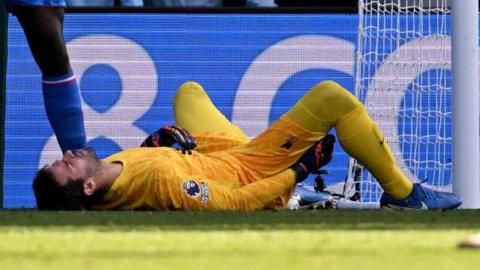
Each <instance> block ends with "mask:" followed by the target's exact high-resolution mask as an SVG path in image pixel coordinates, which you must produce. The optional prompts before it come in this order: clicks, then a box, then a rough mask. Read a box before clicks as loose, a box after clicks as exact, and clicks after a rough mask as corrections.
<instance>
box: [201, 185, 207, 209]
mask: <svg viewBox="0 0 480 270" xmlns="http://www.w3.org/2000/svg"><path fill="white" fill-rule="evenodd" d="M200 201H201V202H202V203H203V204H207V203H208V183H207V182H201V183H200Z"/></svg>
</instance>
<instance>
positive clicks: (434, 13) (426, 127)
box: [355, 0, 452, 202]
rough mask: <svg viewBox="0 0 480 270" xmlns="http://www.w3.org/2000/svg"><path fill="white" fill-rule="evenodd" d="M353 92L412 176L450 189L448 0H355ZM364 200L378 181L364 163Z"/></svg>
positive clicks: (373, 195) (371, 197)
mask: <svg viewBox="0 0 480 270" xmlns="http://www.w3.org/2000/svg"><path fill="white" fill-rule="evenodd" d="M359 1H360V2H359V39H358V48H357V56H356V60H357V63H356V65H357V67H356V69H357V70H356V73H357V74H356V85H355V94H356V96H357V97H358V98H359V99H360V100H361V101H362V102H363V104H364V105H365V107H366V108H367V110H368V111H369V113H370V116H371V117H372V118H373V119H374V120H375V121H376V122H377V123H378V125H379V127H380V128H381V129H382V131H383V132H384V135H385V138H386V140H387V141H388V143H389V145H390V147H391V148H392V151H393V153H394V155H395V158H396V159H397V163H398V165H399V166H400V167H401V168H402V170H403V171H404V172H405V173H406V174H407V176H408V177H409V178H410V179H412V181H414V182H419V181H426V182H425V184H427V185H428V186H429V187H432V188H434V189H436V190H444V191H449V190H451V169H452V163H451V148H452V140H451V123H452V115H451V95H452V87H451V76H450V62H451V61H450V35H449V34H450V9H449V6H448V3H447V1H446V0H435V1H434V0H430V1H426V0H425V1H420V0H416V1H414V0H411V1H406V0H403V1H400V0H390V1H388V0H359ZM357 186H359V188H360V192H361V200H362V201H367V202H372V201H378V200H379V198H380V195H381V192H382V190H381V188H380V186H379V185H378V184H377V182H376V181H375V179H374V178H373V176H371V175H370V174H369V173H368V172H367V171H364V173H363V175H362V180H361V181H360V182H359V183H357Z"/></svg>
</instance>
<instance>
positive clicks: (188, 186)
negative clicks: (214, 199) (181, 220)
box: [182, 180, 200, 198]
mask: <svg viewBox="0 0 480 270" xmlns="http://www.w3.org/2000/svg"><path fill="white" fill-rule="evenodd" d="M182 186H183V192H185V193H187V195H188V196H190V197H192V198H196V197H198V195H199V194H200V185H198V183H197V181H195V180H185V181H183V185H182Z"/></svg>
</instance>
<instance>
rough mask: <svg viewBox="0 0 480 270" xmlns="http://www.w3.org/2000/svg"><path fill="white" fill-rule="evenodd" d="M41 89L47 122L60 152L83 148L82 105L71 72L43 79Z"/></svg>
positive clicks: (84, 139) (84, 143) (84, 142)
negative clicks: (55, 137)
mask: <svg viewBox="0 0 480 270" xmlns="http://www.w3.org/2000/svg"><path fill="white" fill-rule="evenodd" d="M42 88H43V100H44V103H45V110H46V112H47V117H48V121H49V122H50V125H51V126H52V128H53V132H54V133H55V135H56V136H57V140H58V144H59V145H60V148H61V149H62V152H65V151H67V150H72V151H74V150H78V149H82V148H85V145H86V136H85V127H84V125H83V111H82V104H81V102H80V94H79V90H78V86H77V81H76V80H75V75H74V74H73V72H70V73H68V74H66V75H64V76H57V77H43V83H42Z"/></svg>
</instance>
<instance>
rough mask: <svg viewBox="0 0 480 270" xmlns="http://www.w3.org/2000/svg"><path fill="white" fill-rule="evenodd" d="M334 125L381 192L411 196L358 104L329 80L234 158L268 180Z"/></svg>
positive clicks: (375, 127)
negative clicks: (267, 177)
mask: <svg viewBox="0 0 480 270" xmlns="http://www.w3.org/2000/svg"><path fill="white" fill-rule="evenodd" d="M335 126H336V127H337V135H338V137H339V141H340V143H341V144H342V146H343V147H344V148H345V150H346V151H347V152H348V153H349V154H350V155H351V156H353V157H355V158H357V159H358V160H359V161H360V162H361V163H363V164H364V165H365V166H366V167H367V168H368V169H369V170H370V171H371V172H372V174H373V175H374V176H375V177H376V178H377V179H378V180H379V182H380V183H381V185H382V187H383V188H384V189H385V190H386V191H387V192H389V193H390V194H393V196H395V197H398V198H402V197H405V196H407V195H408V194H409V193H410V192H411V190H412V183H411V181H410V180H409V179H407V178H406V177H405V175H404V174H403V173H402V172H401V171H400V170H399V168H398V167H397V166H396V165H395V161H394V159H393V156H392V153H391V151H390V149H389V147H388V145H387V143H386V142H384V141H383V135H382V134H381V132H380V131H379V129H378V127H377V126H376V125H375V123H374V122H373V121H372V120H371V119H370V117H369V116H368V114H367V112H366V111H365V109H364V107H363V106H362V104H361V103H360V102H359V101H358V100H357V99H356V98H355V97H354V96H353V95H352V94H350V92H348V91H347V90H345V89H344V88H343V87H341V86H340V85H338V84H337V83H335V82H332V81H326V82H322V83H319V84H317V85H316V86H314V87H313V88H312V89H311V90H310V91H309V92H308V93H307V94H306V95H305V96H304V97H302V98H301V99H300V100H299V101H298V102H297V103H296V104H295V105H294V106H293V107H292V108H291V109H290V110H289V111H288V112H287V113H286V114H285V115H284V116H282V117H281V118H280V119H279V120H277V121H276V122H275V123H274V124H273V125H272V126H271V127H270V128H269V129H267V131H266V132H264V133H262V134H261V135H260V136H258V137H257V138H255V139H253V140H252V141H251V143H249V144H247V145H246V146H245V147H242V148H241V149H240V150H239V151H236V152H237V153H234V154H235V155H237V156H239V158H240V159H241V160H242V162H243V163H244V164H245V165H246V166H247V167H249V168H251V169H253V170H255V171H256V172H259V173H260V175H263V174H266V175H272V174H275V173H276V171H275V170H284V169H286V168H288V167H289V166H291V165H292V164H293V163H294V162H295V161H296V160H297V159H298V158H299V157H300V155H301V154H302V153H303V152H305V151H306V150H307V149H308V148H309V147H310V146H311V145H312V144H313V143H314V142H316V141H319V140H320V139H321V138H322V137H324V136H325V134H327V133H328V131H329V130H330V129H331V128H332V127H335Z"/></svg>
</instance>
